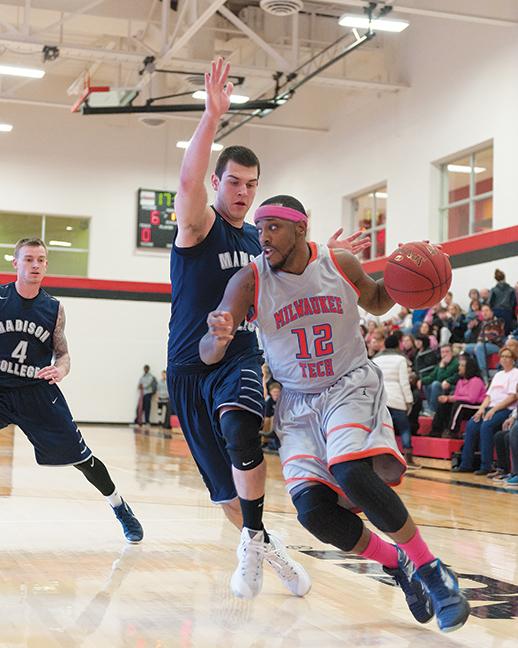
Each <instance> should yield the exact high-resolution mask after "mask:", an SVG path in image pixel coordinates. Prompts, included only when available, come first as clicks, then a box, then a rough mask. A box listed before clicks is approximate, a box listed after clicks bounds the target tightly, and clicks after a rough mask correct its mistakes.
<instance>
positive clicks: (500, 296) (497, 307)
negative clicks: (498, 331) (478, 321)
mask: <svg viewBox="0 0 518 648" xmlns="http://www.w3.org/2000/svg"><path fill="white" fill-rule="evenodd" d="M495 279H496V285H495V286H493V288H491V293H490V295H489V305H490V306H491V308H492V309H493V312H494V314H495V317H501V318H502V319H503V320H504V323H505V334H506V335H508V334H509V333H510V332H511V329H512V327H513V320H514V312H515V309H516V294H515V292H514V288H511V286H510V285H509V284H508V283H507V282H506V280H505V274H504V273H503V272H502V271H501V270H498V269H497V270H495Z"/></svg>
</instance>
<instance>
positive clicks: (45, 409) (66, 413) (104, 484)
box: [0, 238, 143, 543]
mask: <svg viewBox="0 0 518 648" xmlns="http://www.w3.org/2000/svg"><path fill="white" fill-rule="evenodd" d="M47 265H48V262H47V248H46V246H45V243H44V242H43V241H42V240H40V239H37V238H35V239H21V240H20V241H18V243H17V244H16V247H15V250H14V260H13V266H14V268H15V270H16V281H15V282H12V283H9V284H6V285H3V286H0V428H3V427H5V426H6V425H10V424H14V425H17V426H18V427H19V428H21V430H22V431H23V432H24V433H25V435H26V436H27V438H28V439H29V441H30V442H31V443H32V445H33V446H34V451H35V455H36V461H37V462H38V464H40V465H45V466H74V467H75V468H77V469H78V470H80V471H81V472H82V473H83V474H84V476H85V477H86V479H88V481H89V482H90V483H91V484H93V485H94V486H95V487H96V488H97V489H98V490H99V491H100V492H101V493H102V494H103V495H104V496H105V497H106V499H107V500H108V502H109V503H110V505H111V506H112V508H113V511H114V513H115V516H116V517H117V519H118V520H119V522H120V523H121V525H122V528H123V531H124V535H125V536H126V539H127V540H128V541H129V542H132V543H137V542H140V541H141V540H142V537H143V530H142V526H141V525H140V522H139V521H138V520H137V518H136V517H135V515H134V514H133V512H132V510H131V509H130V507H129V506H128V505H127V503H126V502H125V501H124V500H123V499H122V498H121V496H120V495H119V494H118V493H117V489H116V488H115V485H114V483H113V482H112V480H111V478H110V475H109V473H108V470H107V469H106V466H105V465H104V464H103V463H102V461H100V459H98V458H97V457H94V456H93V453H92V451H91V450H90V448H89V447H88V446H87V445H86V443H85V441H84V439H83V436H82V435H81V432H80V431H79V429H78V427H77V425H76V424H75V422H74V419H73V418H72V414H71V413H70V410H69V409H68V405H67V403H66V400H65V398H64V396H63V394H62V393H61V390H60V389H59V387H58V386H57V383H58V382H60V381H61V380H63V378H64V377H65V376H66V375H67V374H68V372H69V371H70V355H69V352H68V344H67V340H66V337H65V311H64V308H63V305H62V304H61V303H60V302H59V301H58V300H57V299H55V298H54V297H51V296H50V295H49V294H48V293H47V292H45V290H43V289H42V288H41V282H42V281H43V278H44V276H45V274H46V272H47ZM53 359H54V362H52V360H53Z"/></svg>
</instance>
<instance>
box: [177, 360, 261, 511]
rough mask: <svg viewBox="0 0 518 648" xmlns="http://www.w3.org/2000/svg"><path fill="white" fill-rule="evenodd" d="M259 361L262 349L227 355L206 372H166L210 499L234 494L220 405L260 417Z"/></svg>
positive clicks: (217, 500)
mask: <svg viewBox="0 0 518 648" xmlns="http://www.w3.org/2000/svg"><path fill="white" fill-rule="evenodd" d="M262 364H263V358H262V355H261V354H257V353H254V354H245V355H240V356H236V357H234V358H231V359H230V360H229V361H228V362H225V363H224V364H222V365H220V366H218V367H217V368H216V369H214V370H213V371H207V373H204V374H202V373H183V372H182V373H181V374H180V373H179V372H178V370H175V372H174V375H172V372H171V371H170V370H168V372H167V383H168V387H169V398H170V400H171V403H172V405H173V407H174V409H175V410H176V413H177V416H178V419H179V421H180V426H181V428H182V432H183V434H184V436H185V439H186V441H187V444H188V446H189V449H190V451H191V453H192V456H193V458H194V461H195V462H196V465H197V466H198V470H199V471H200V474H201V476H202V478H203V481H204V482H205V485H206V486H207V489H208V490H209V493H210V497H211V500H212V501H213V502H214V503H217V504H224V503H226V502H230V501H232V500H233V499H235V498H236V497H237V492H236V489H235V486H234V480H233V478H232V463H231V461H230V457H229V456H228V453H227V450H226V448H225V440H224V438H223V435H222V433H221V428H220V425H219V413H218V410H219V408H220V407H223V406H232V407H239V408H240V409H244V410H246V411H248V412H251V413H253V414H256V415H257V416H258V418H259V419H260V420H262V418H263V416H264V392H263V378H262V371H261V365H262Z"/></svg>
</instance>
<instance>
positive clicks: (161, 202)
mask: <svg viewBox="0 0 518 648" xmlns="http://www.w3.org/2000/svg"><path fill="white" fill-rule="evenodd" d="M175 196H176V191H155V190H153V189H139V190H138V204H137V248H140V249H143V248H144V249H171V247H172V246H173V239H174V237H175V235H176V230H177V228H178V226H177V224H176V212H175V210H174V199H175Z"/></svg>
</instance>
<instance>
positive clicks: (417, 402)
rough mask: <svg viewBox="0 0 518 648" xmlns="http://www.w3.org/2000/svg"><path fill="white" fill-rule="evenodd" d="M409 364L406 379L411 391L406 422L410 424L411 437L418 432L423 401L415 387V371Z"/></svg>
mask: <svg viewBox="0 0 518 648" xmlns="http://www.w3.org/2000/svg"><path fill="white" fill-rule="evenodd" d="M407 364H409V373H408V379H409V380H410V389H411V390H412V400H413V403H412V407H411V409H410V414H409V415H408V420H409V422H410V431H411V433H412V436H415V435H416V434H417V431H418V430H419V415H420V414H421V409H422V407H423V399H422V397H421V390H420V389H418V387H417V376H416V374H415V371H414V370H413V369H412V368H411V366H410V363H408V360H407Z"/></svg>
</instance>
